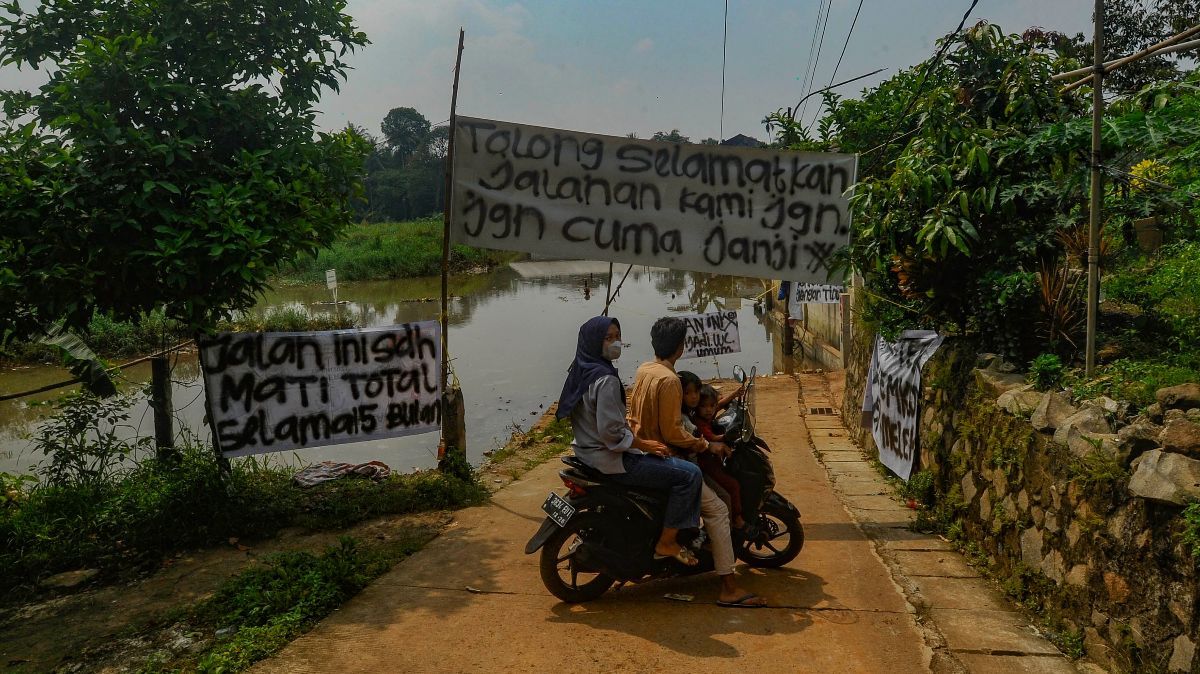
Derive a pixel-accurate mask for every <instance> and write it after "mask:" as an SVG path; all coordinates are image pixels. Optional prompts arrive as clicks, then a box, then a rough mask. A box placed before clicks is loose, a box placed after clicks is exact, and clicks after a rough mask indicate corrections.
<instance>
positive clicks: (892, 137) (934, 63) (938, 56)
mask: <svg viewBox="0 0 1200 674" xmlns="http://www.w3.org/2000/svg"><path fill="white" fill-rule="evenodd" d="M978 4H979V0H971V6H970V7H968V8H967V11H966V13H964V14H963V17H962V21H959V22H958V28H955V29H954V32H953V33H950V35H948V36H946V38H945V42H943V43H942V46H941V47H940V48H939V49H938V50H937V53H935V54H934V55H933V59H931V60H930V61H929V66H928V67H926V68H925V71H924V72H922V73H921V81H920V82H918V83H917V90H916V91H915V92H913V95H912V96H910V97H909V99H908V103H907V104H906V105H905V106H904V111H903V112H901V113H900V116H899V117H897V118H896V123H895V124H894V125H893V126H892V132H891V133H889V134H888V137H889V140H887V141H885V142H883V143H880V144H879V145H876V146H875V147H873V148H871V149H870V150H867V151H866V152H863V153H861V154H863V155H868V154H871V153H872V152H875V151H876V150H880V149H883V148H886V147H888V146H890V145H891V144H892V143H894V142H896V141H897V140H899V139H900V138H901V137H902V136H907V135H909V134H912V133H915V132H916V131H917V129H916V128H914V129H912V130H910V131H907V132H905V133H904V134H901V136H897V135H896V132H897V131H899V130H900V125H901V124H903V123H904V120H905V119H906V118H907V117H908V113H910V112H912V107H913V106H914V105H916V103H917V99H919V98H920V97H921V92H922V90H924V89H925V82H926V81H928V80H929V73H930V72H932V71H933V70H934V69H936V68H937V67H938V66H939V65H941V63H940V62H941V60H942V59H943V58H944V57H945V56H946V52H947V51H949V50H950V44H951V42H952V40H951V38H952V37H954V36H956V35H958V34H959V33H960V32H962V29H963V26H965V25H967V19H969V18H970V17H971V12H973V11H975V6H976V5H978ZM918 128H919V127H918Z"/></svg>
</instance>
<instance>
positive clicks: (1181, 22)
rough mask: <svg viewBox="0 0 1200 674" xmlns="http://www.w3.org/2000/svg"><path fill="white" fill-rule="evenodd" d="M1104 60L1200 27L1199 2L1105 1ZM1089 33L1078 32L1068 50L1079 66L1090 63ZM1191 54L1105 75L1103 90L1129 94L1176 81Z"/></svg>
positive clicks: (1161, 57)
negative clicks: (1155, 83)
mask: <svg viewBox="0 0 1200 674" xmlns="http://www.w3.org/2000/svg"><path fill="white" fill-rule="evenodd" d="M1104 6H1105V9H1104V33H1105V35H1104V53H1105V60H1109V59H1115V58H1120V57H1122V56H1128V55H1130V54H1133V53H1136V52H1139V51H1141V50H1142V49H1145V48H1146V47H1149V46H1151V45H1154V44H1156V43H1158V42H1161V41H1163V40H1164V39H1166V38H1167V37H1170V36H1171V35H1174V34H1176V33H1179V32H1181V31H1183V30H1185V29H1187V28H1190V27H1192V26H1195V25H1196V24H1200V0H1170V1H1169V2H1163V1H1162V0H1105V5H1104ZM1091 36H1092V32H1091V31H1088V32H1087V33H1080V34H1078V35H1076V36H1075V38H1074V39H1073V40H1071V44H1070V47H1069V49H1068V51H1069V53H1071V54H1072V55H1073V56H1075V58H1077V59H1079V61H1080V62H1081V64H1091V63H1092V60H1093V58H1094V56H1093V54H1092V49H1093V48H1092V40H1091ZM1193 55H1194V52H1176V53H1174V54H1164V55H1159V56H1150V57H1147V58H1144V59H1142V60H1140V61H1137V62H1136V63H1130V64H1128V65H1125V66H1122V67H1120V68H1118V69H1117V70H1114V71H1113V72H1112V73H1109V74H1108V75H1105V77H1104V83H1105V88H1106V89H1110V90H1112V91H1117V92H1122V93H1130V92H1134V91H1137V90H1139V89H1141V88H1142V87H1144V86H1146V85H1147V84H1150V83H1151V82H1155V81H1162V80H1178V79H1180V78H1181V77H1182V76H1183V75H1184V74H1185V73H1186V71H1187V70H1186V69H1185V68H1183V67H1181V65H1182V64H1184V63H1186V62H1188V61H1189V60H1190V59H1191V58H1192V57H1193Z"/></svg>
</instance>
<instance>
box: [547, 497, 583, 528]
mask: <svg viewBox="0 0 1200 674" xmlns="http://www.w3.org/2000/svg"><path fill="white" fill-rule="evenodd" d="M542 512H544V513H546V517H549V518H550V519H552V520H554V523H555V524H557V525H558V526H560V527H565V526H567V522H570V521H571V516H572V515H574V514H575V506H573V505H571V504H570V503H567V501H566V499H564V498H563V497H561V496H559V495H558V494H555V493H554V492H550V495H549V496H547V497H546V502H545V503H543V504H542Z"/></svg>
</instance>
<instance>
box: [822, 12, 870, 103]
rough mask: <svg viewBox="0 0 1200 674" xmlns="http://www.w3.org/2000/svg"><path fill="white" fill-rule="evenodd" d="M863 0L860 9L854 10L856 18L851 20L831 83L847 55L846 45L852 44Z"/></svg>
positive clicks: (831, 83) (830, 83) (830, 78)
mask: <svg viewBox="0 0 1200 674" xmlns="http://www.w3.org/2000/svg"><path fill="white" fill-rule="evenodd" d="M862 6H863V0H858V9H855V10H854V19H853V20H852V21H851V22H850V31H849V32H847V33H846V41H845V42H843V43H842V53H841V54H838V60H837V65H835V66H833V75H831V76H830V77H829V85H828V86H833V81H834V80H836V79H837V74H838V70H839V69H840V68H841V67H842V59H843V58H844V57H845V56H846V47H849V46H850V36H851V35H854V27H855V26H856V25H858V14H859V12H861V11H862Z"/></svg>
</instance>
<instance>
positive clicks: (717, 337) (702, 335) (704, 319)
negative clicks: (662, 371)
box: [679, 311, 742, 358]
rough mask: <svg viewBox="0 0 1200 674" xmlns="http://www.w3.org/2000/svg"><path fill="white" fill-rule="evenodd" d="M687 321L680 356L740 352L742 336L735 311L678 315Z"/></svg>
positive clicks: (705, 355) (700, 356)
mask: <svg viewBox="0 0 1200 674" xmlns="http://www.w3.org/2000/svg"><path fill="white" fill-rule="evenodd" d="M679 318H682V319H683V320H684V321H686V322H687V337H686V338H685V341H684V344H683V355H682V356H680V357H681V358H706V357H712V356H721V355H724V354H726V353H741V351H742V336H741V333H739V332H738V315H737V312H736V311H714V312H713V313H710V314H692V315H690V316H680V317H679Z"/></svg>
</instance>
